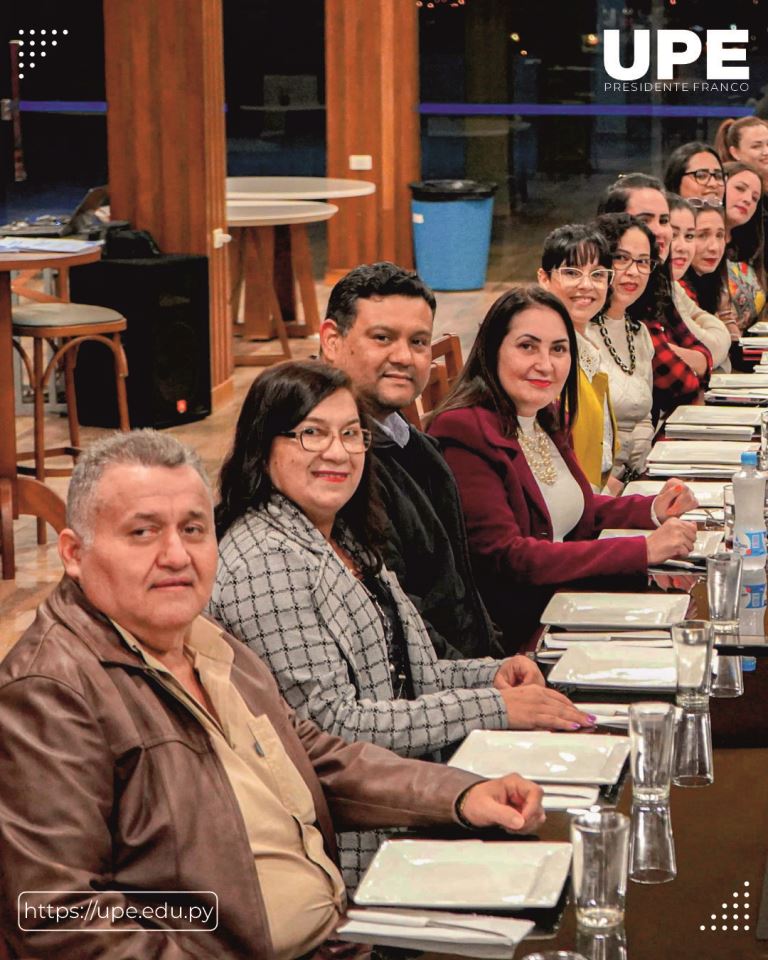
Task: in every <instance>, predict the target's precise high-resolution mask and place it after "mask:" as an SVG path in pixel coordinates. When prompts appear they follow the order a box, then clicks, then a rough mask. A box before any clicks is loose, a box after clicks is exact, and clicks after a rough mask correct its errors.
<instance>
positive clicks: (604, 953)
mask: <svg viewBox="0 0 768 960" xmlns="http://www.w3.org/2000/svg"><path fill="white" fill-rule="evenodd" d="M576 949H577V950H578V951H580V953H579V955H581V954H582V953H583V954H584V956H585V957H587V958H588V960H627V935H626V933H625V932H624V927H623V925H622V926H618V927H614V928H613V929H612V930H589V929H587V928H586V927H577V928H576ZM526 960H529V958H528V957H526Z"/></svg>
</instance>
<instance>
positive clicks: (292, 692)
mask: <svg viewBox="0 0 768 960" xmlns="http://www.w3.org/2000/svg"><path fill="white" fill-rule="evenodd" d="M341 538H342V542H343V543H344V545H345V547H347V549H349V550H350V552H352V553H353V554H355V553H358V554H359V553H360V552H361V548H360V546H359V545H358V544H355V543H354V541H352V539H351V537H350V535H349V534H348V533H343V532H342V534H341ZM381 576H382V577H383V578H384V579H385V580H386V582H387V584H388V586H389V588H390V590H391V591H392V595H393V597H394V600H395V603H396V606H397V610H398V614H399V616H400V618H401V621H402V624H403V632H404V635H405V639H406V644H407V654H408V658H409V661H410V665H411V673H412V677H413V685H414V692H415V694H416V699H414V700H395V699H393V697H394V693H393V689H392V682H391V678H390V671H389V660H388V656H387V646H386V639H385V636H384V630H383V628H382V625H381V621H380V619H379V615H378V612H377V610H376V607H375V606H374V604H373V602H372V600H371V598H370V596H369V594H368V591H367V590H366V589H365V587H364V586H363V585H362V583H360V582H359V581H358V580H357V579H356V578H355V577H354V576H353V575H352V573H351V572H350V571H349V570H348V569H347V567H346V566H345V565H344V564H343V563H342V562H341V560H340V559H339V558H338V556H337V555H336V554H335V553H334V551H333V549H332V548H331V547H330V545H329V544H328V542H327V541H326V540H325V538H324V537H323V536H322V534H321V533H320V532H319V531H318V530H317V529H316V528H315V527H314V526H313V525H312V524H311V523H310V521H309V520H308V519H307V518H306V517H305V515H304V514H303V513H302V512H301V511H300V510H299V509H298V508H297V507H296V506H295V505H294V504H292V503H291V502H290V501H289V500H287V499H285V498H284V497H281V496H279V495H277V496H275V497H274V498H273V499H272V500H271V501H270V503H269V504H268V505H267V506H266V507H265V508H263V509H261V510H259V511H250V512H249V513H247V514H246V515H245V516H244V517H242V518H241V519H240V520H238V521H237V522H236V523H234V524H233V525H232V527H231V528H230V530H229V531H228V532H227V533H226V535H225V536H224V538H223V539H222V541H221V544H220V563H219V571H218V575H217V579H216V584H215V587H214V591H213V597H212V600H211V604H210V613H211V615H212V616H213V617H215V618H216V620H218V621H219V622H220V623H221V624H223V625H224V626H225V627H226V628H227V630H229V631H230V632H231V633H232V634H233V635H234V636H236V637H238V638H239V639H240V640H242V641H243V642H245V643H247V644H248V646H249V647H251V649H252V650H254V651H255V652H256V653H258V654H259V656H261V657H262V658H263V659H264V660H265V661H266V662H267V664H268V665H269V667H270V669H271V670H272V672H273V673H274V675H275V677H276V679H277V682H278V684H279V686H280V689H281V691H282V693H283V696H284V697H285V699H286V700H287V701H288V703H289V704H290V705H291V706H292V707H293V708H294V709H295V710H296V711H297V713H298V714H299V716H302V717H308V718H310V719H312V720H314V721H315V722H316V723H317V724H318V725H319V726H320V727H321V728H322V729H323V730H325V731H327V732H329V733H334V734H336V735H338V736H340V737H343V738H344V739H345V740H349V741H353V740H367V741H370V742H372V743H376V744H378V745H379V746H383V747H388V748H389V749H391V750H394V751H395V752H396V753H398V754H400V755H402V756H411V757H423V756H424V755H425V754H429V753H432V752H435V751H437V750H440V749H442V748H443V747H446V746H448V745H450V744H453V743H456V742H457V741H459V740H462V739H463V738H464V737H465V736H466V735H467V734H468V733H469V732H470V730H475V729H504V728H505V727H506V711H505V708H504V704H503V701H502V699H501V697H500V696H499V694H498V693H497V692H496V691H495V690H493V689H492V688H491V684H492V682H493V677H494V675H495V673H496V670H497V669H498V661H493V660H438V659H437V658H436V656H435V652H434V648H433V647H432V644H431V642H430V640H429V635H428V634H427V632H426V630H425V629H424V625H423V624H422V622H421V619H420V617H419V615H418V613H417V612H416V610H415V608H414V607H413V605H412V604H411V602H410V600H409V599H408V598H407V596H406V595H405V593H404V592H403V591H402V589H401V588H400V586H399V584H398V582H397V579H396V578H395V577H394V576H393V575H392V574H391V573H390V572H389V571H387V570H386V569H384V570H383V571H382V574H381ZM339 839H340V844H339V847H340V853H341V856H342V866H343V867H344V869H345V880H346V881H347V883H348V885H354V884H355V883H356V882H357V881H358V880H359V875H360V870H361V869H364V867H365V866H366V865H367V862H368V861H369V860H370V858H371V856H372V855H373V853H374V852H375V851H376V849H377V848H378V845H379V842H380V836H373V835H372V834H349V833H345V834H342V835H340V838H339Z"/></svg>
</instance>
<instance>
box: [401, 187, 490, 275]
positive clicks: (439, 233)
mask: <svg viewBox="0 0 768 960" xmlns="http://www.w3.org/2000/svg"><path fill="white" fill-rule="evenodd" d="M409 186H410V188H411V192H412V194H413V199H412V200H411V219H412V221H413V245H414V249H415V253H416V270H417V271H418V273H419V276H420V277H421V278H422V280H424V282H425V283H426V284H428V285H429V286H430V287H432V288H433V289H434V290H477V289H480V288H482V287H483V286H484V285H485V273H486V270H487V267H488V251H489V249H490V245H491V220H492V217H493V195H494V193H495V192H496V184H495V183H489V182H480V181H478V180H421V181H419V182H418V183H411V184H409Z"/></svg>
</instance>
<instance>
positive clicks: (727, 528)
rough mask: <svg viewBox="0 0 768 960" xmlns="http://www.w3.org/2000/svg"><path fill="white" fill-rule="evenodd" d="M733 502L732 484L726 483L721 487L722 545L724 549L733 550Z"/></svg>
mask: <svg viewBox="0 0 768 960" xmlns="http://www.w3.org/2000/svg"><path fill="white" fill-rule="evenodd" d="M734 502H735V501H734V499H733V484H732V483H726V484H725V486H724V487H723V546H724V547H725V549H726V550H733V518H734V509H735V508H734Z"/></svg>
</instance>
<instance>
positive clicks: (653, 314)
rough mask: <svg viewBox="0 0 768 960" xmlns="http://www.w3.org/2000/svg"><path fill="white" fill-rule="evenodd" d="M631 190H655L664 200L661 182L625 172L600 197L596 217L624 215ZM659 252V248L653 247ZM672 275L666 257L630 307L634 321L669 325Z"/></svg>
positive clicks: (639, 174)
mask: <svg viewBox="0 0 768 960" xmlns="http://www.w3.org/2000/svg"><path fill="white" fill-rule="evenodd" d="M634 190H658V191H659V193H660V194H661V195H662V197H664V199H665V200H666V199H667V194H666V193H665V192H664V187H663V186H662V185H661V180H657V179H656V177H649V176H648V175H647V174H645V173H628V174H626V175H624V176H621V177H619V179H618V180H617V181H616V182H615V183H613V184H611V186H610V187H608V189H607V190H606V191H605V193H604V194H603V196H602V198H601V200H600V203H599V204H598V207H597V212H598V214H604V213H626V211H627V205H628V204H629V198H630V197H631V195H632V193H633V191H634ZM656 249H657V251H658V247H657V248H656ZM672 282H673V281H672V274H671V273H670V266H669V257H667V259H666V261H665V262H664V263H660V264H659V265H658V267H656V269H655V270H654V271H653V273H652V274H651V276H650V277H649V278H648V286H647V287H646V288H645V293H644V294H643V295H642V297H640V298H639V299H638V300H637V302H636V303H633V304H632V307H633V310H632V316H633V319H635V320H643V321H646V322H648V321H653V320H660V321H662V322H667V323H668V322H670V321H671V320H672V319H673V317H674V316H675V314H677V310H676V308H675V304H674V301H673V300H672Z"/></svg>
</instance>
